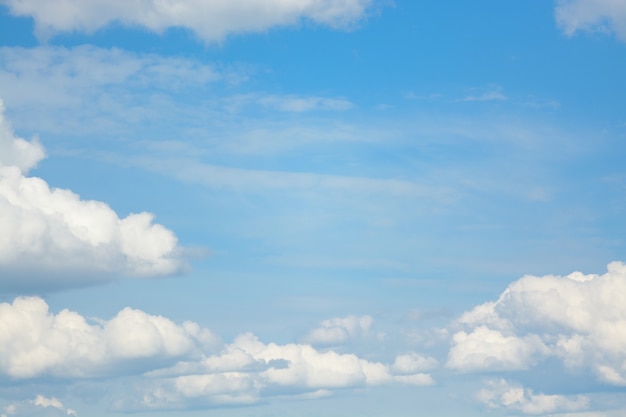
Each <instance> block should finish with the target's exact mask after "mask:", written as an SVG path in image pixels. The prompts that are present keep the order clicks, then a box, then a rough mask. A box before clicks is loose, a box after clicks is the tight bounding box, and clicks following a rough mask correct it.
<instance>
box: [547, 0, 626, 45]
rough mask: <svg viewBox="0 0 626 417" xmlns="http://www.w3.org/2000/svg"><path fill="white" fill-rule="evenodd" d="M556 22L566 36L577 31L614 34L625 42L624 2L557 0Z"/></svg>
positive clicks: (625, 8)
mask: <svg viewBox="0 0 626 417" xmlns="http://www.w3.org/2000/svg"><path fill="white" fill-rule="evenodd" d="M556 20H557V23H558V25H559V27H560V28H561V29H562V30H563V31H564V32H565V33H566V34H567V35H568V36H571V35H573V34H574V33H576V32H577V31H579V30H585V31H593V32H614V33H615V35H616V36H617V37H618V38H619V39H620V40H622V41H626V0H559V1H558V2H557V8H556Z"/></svg>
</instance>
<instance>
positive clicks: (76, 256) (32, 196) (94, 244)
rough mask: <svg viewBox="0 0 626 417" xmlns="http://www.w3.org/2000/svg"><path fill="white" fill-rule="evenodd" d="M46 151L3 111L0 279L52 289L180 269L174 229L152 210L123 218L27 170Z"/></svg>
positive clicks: (0, 130) (16, 285)
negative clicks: (20, 134) (16, 130)
mask: <svg viewBox="0 0 626 417" xmlns="http://www.w3.org/2000/svg"><path fill="white" fill-rule="evenodd" d="M0 106H1V103H0ZM0 111H3V108H1V107H0ZM43 157H44V150H43V148H42V146H41V145H40V144H39V143H38V142H36V141H31V142H28V141H26V140H24V139H22V138H19V137H17V136H15V134H14V132H13V130H12V128H11V125H10V123H9V121H8V120H6V118H5V117H4V113H3V112H2V113H0V213H2V216H1V217H0V230H2V234H1V235H0V272H2V273H1V274H0V287H4V288H14V289H20V288H22V289H24V288H30V287H31V286H33V285H35V284H38V285H41V287H40V288H41V289H47V290H49V289H54V288H55V287H57V286H58V287H63V286H74V285H76V286H80V285H88V284H91V283H95V282H98V281H102V280H108V279H111V278H114V277H115V276H116V275H119V274H128V275H134V276H143V277H149V276H159V275H168V274H174V273H177V272H179V271H180V270H181V268H182V267H183V263H182V261H181V259H180V258H179V256H178V253H177V252H178V251H179V248H178V246H177V239H176V236H175V235H174V233H172V232H171V231H170V230H168V229H166V228H165V227H163V226H161V225H159V224H154V223H153V222H152V220H153V217H154V216H153V215H152V214H150V213H137V214H131V215H129V216H127V217H125V218H123V219H120V218H119V217H118V216H117V214H116V213H115V212H114V211H113V210H112V209H111V208H110V207H109V206H108V205H106V204H105V203H102V202H98V201H85V200H81V199H80V197H79V196H78V195H76V194H74V193H72V192H71V191H69V190H63V189H55V188H50V187H49V186H48V184H47V183H46V182H45V181H44V180H43V179H41V178H37V177H29V176H26V173H27V172H28V171H29V169H31V168H33V167H34V166H35V165H36V164H37V163H38V162H39V161H40V160H41V159H42V158H43Z"/></svg>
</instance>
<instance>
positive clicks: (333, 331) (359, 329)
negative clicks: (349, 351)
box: [305, 316, 373, 346]
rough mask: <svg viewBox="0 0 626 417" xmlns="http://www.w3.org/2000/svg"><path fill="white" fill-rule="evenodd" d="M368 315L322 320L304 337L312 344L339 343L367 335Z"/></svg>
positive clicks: (369, 319)
mask: <svg viewBox="0 0 626 417" xmlns="http://www.w3.org/2000/svg"><path fill="white" fill-rule="evenodd" d="M372 323H373V319H372V318H371V317H370V316H361V317H357V316H348V317H342V318H339V317H338V318H333V319H329V320H324V321H323V322H322V323H321V324H320V326H319V327H317V328H315V329H313V330H311V331H310V332H309V334H308V335H307V336H306V337H305V340H306V341H307V342H308V343H311V344H314V345H328V346H330V345H339V344H342V343H345V342H347V341H348V340H350V339H351V338H354V337H358V336H364V335H367V334H368V333H369V331H370V328H371V327H372Z"/></svg>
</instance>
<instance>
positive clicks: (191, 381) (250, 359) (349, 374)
mask: <svg viewBox="0 0 626 417" xmlns="http://www.w3.org/2000/svg"><path fill="white" fill-rule="evenodd" d="M417 359H419V360H422V359H421V358H417ZM423 365H424V363H422V362H420V363H417V362H416V358H415V357H410V356H407V355H404V356H400V357H398V359H397V360H396V363H394V365H393V366H391V365H386V364H383V363H380V362H373V361H369V360H365V359H363V358H360V357H358V356H357V355H354V354H345V353H337V352H335V351H333V350H318V349H316V348H314V347H313V346H311V345H308V344H298V343H290V344H284V345H281V344H276V343H263V342H261V341H260V340H259V339H258V338H257V337H256V336H255V335H253V334H251V333H245V334H242V335H240V336H238V337H237V338H236V339H235V340H234V341H233V342H232V343H230V344H226V345H224V344H222V343H221V341H220V339H219V338H218V337H217V336H216V335H215V334H214V333H212V332H211V331H210V330H208V329H204V328H201V327H200V326H198V324H196V323H194V322H189V321H187V322H183V323H182V324H177V323H174V322H173V321H171V320H169V319H167V318H165V317H162V316H154V315H150V314H147V313H145V312H143V311H141V310H135V309H132V308H125V309H123V310H121V311H120V312H119V313H118V314H117V315H116V316H115V317H113V318H112V319H110V320H101V319H91V320H89V319H86V318H85V317H83V316H81V315H80V314H78V313H76V312H72V311H69V310H63V311H61V312H59V313H57V314H54V313H51V312H50V311H49V309H48V305H47V304H46V302H45V301H44V300H42V299H41V298H38V297H18V298H16V299H15V300H14V301H13V302H12V303H11V304H8V303H1V304H0V375H5V376H8V377H10V378H12V379H18V380H28V379H35V380H36V379H38V378H43V377H49V376H53V377H57V378H62V379H76V378H79V379H85V378H98V377H102V376H108V377H120V376H131V375H135V376H141V375H143V377H141V380H140V382H139V383H137V384H136V385H135V387H136V389H137V392H133V393H132V394H131V395H129V397H128V398H121V399H119V400H118V401H117V402H116V403H115V405H114V407H115V408H116V409H119V410H123V411H131V410H146V409H152V410H156V409H184V408H188V407H189V406H190V404H194V406H216V405H226V404H240V405H241V404H249V403H256V402H259V401H261V400H262V399H263V398H268V397H273V396H284V395H287V396H296V397H303V398H315V397H318V396H326V395H331V394H332V392H333V390H336V389H344V388H355V387H365V386H379V385H386V384H405V385H416V386H426V385H432V384H434V380H433V378H432V376H431V375H430V374H428V373H424V372H421V371H422V370H423V369H424V368H425V367H424V366H423ZM429 365H433V364H432V363H430V364H429ZM427 367H428V366H427Z"/></svg>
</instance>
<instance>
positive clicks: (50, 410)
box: [0, 394, 78, 417]
mask: <svg viewBox="0 0 626 417" xmlns="http://www.w3.org/2000/svg"><path fill="white" fill-rule="evenodd" d="M32 415H37V416H74V417H78V413H76V411H75V410H73V409H71V408H68V407H66V406H65V405H63V403H62V402H61V401H60V400H59V399H58V398H55V397H45V396H43V395H40V394H39V395H37V396H36V397H35V399H33V400H28V401H22V402H18V403H12V404H9V405H7V406H6V407H5V408H4V413H2V414H0V417H10V416H14V417H19V416H32Z"/></svg>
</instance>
